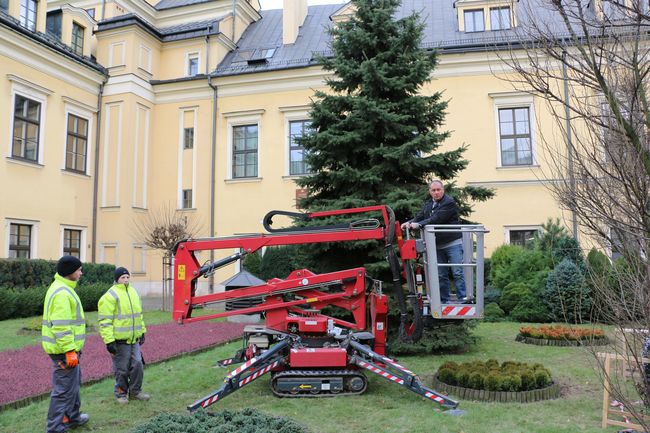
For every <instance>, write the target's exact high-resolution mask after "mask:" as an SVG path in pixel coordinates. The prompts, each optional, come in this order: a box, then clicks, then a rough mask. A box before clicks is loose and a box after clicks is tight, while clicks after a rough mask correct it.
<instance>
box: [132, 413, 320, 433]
mask: <svg viewBox="0 0 650 433" xmlns="http://www.w3.org/2000/svg"><path fill="white" fill-rule="evenodd" d="M308 431H309V430H308V429H307V427H305V426H303V425H301V424H298V423H297V422H296V421H294V420H292V419H289V418H285V417H276V416H271V415H266V414H264V413H263V412H260V411H258V410H256V409H251V408H246V409H243V410H240V411H230V410H224V411H221V412H216V413H212V412H205V411H201V412H196V413H194V414H186V413H182V414H178V413H163V414H160V415H158V416H156V417H155V418H152V419H151V420H149V421H148V422H147V423H145V424H141V425H140V426H137V427H136V428H134V429H133V430H131V433H153V432H155V433H262V432H274V433H307V432H308Z"/></svg>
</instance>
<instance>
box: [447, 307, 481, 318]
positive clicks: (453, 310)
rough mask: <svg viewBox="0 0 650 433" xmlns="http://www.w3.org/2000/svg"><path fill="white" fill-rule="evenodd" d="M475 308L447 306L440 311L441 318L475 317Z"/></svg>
mask: <svg viewBox="0 0 650 433" xmlns="http://www.w3.org/2000/svg"><path fill="white" fill-rule="evenodd" d="M475 315H476V307H474V306H468V305H464V306H462V307H461V306H458V305H447V306H446V307H445V308H443V309H442V316H443V317H462V316H475Z"/></svg>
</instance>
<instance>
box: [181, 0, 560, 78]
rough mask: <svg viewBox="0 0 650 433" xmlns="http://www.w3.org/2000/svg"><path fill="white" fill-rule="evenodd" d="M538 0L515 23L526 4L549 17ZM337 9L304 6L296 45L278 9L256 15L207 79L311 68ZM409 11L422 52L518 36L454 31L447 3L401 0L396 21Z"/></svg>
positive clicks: (527, 0)
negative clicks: (286, 36)
mask: <svg viewBox="0 0 650 433" xmlns="http://www.w3.org/2000/svg"><path fill="white" fill-rule="evenodd" d="M179 1H180V0H179ZM538 1H539V0H523V1H521V2H517V3H515V4H518V5H520V6H518V10H517V19H518V21H519V22H520V23H525V22H531V20H532V18H531V17H530V16H528V14H527V12H528V9H529V8H528V6H529V5H531V4H532V6H531V8H530V9H533V10H534V13H535V19H540V18H542V17H549V16H550V14H551V12H550V11H548V10H546V9H544V8H541V7H536V5H534V3H535V2H538ZM524 5H525V7H523V6H524ZM342 9H343V7H342V6H341V5H340V4H335V5H320V6H309V8H308V11H307V17H306V18H305V21H304V23H303V25H302V26H301V27H300V30H299V33H298V37H297V39H296V42H295V43H293V44H288V45H284V44H283V42H282V9H274V10H262V11H260V14H261V16H262V18H261V19H260V20H258V21H256V22H254V23H252V24H251V25H250V26H249V27H248V28H247V29H246V31H245V32H244V34H243V35H242V37H241V39H240V40H239V41H238V42H237V49H236V50H234V51H232V52H230V53H229V54H228V55H227V56H226V57H225V58H224V60H223V61H222V62H221V63H220V64H219V66H218V67H217V69H216V70H215V71H214V73H213V74H212V75H213V76H228V75H239V74H246V73H253V72H263V71H273V70H280V69H289V68H297V67H306V66H311V65H315V64H316V63H317V62H316V61H315V57H317V55H323V56H326V57H327V56H331V55H332V54H333V52H332V50H331V48H330V39H331V37H330V36H329V34H328V32H327V29H328V28H329V27H330V26H331V25H332V20H331V18H330V17H331V15H333V14H335V13H336V12H339V11H340V10H342ZM413 12H417V13H419V15H420V18H421V20H422V21H423V22H424V23H425V24H426V25H425V28H424V32H423V39H422V44H421V46H422V48H437V49H440V50H441V51H443V52H468V51H475V50H485V49H488V48H492V49H493V48H494V46H495V45H500V44H501V45H507V44H512V43H513V42H516V43H518V42H520V41H521V35H519V34H518V33H517V29H516V28H515V29H509V30H499V31H486V32H476V33H466V32H461V31H459V30H458V18H457V13H458V10H457V9H456V8H455V7H454V2H452V1H451V0H403V2H402V5H401V6H400V7H399V8H398V11H397V13H396V17H397V18H401V17H405V16H409V15H411V14H412V13H413ZM549 21H551V22H553V20H549ZM555 21H556V22H557V21H558V20H555ZM559 24H560V23H559V22H558V27H557V28H556V29H551V31H553V32H556V33H558V34H559V29H560V27H559ZM271 48H274V49H275V50H274V52H273V55H272V56H268V57H267V58H266V59H265V60H266V61H263V60H264V59H258V61H247V59H250V57H251V56H256V55H257V56H259V55H260V54H262V55H263V54H264V53H265V52H264V50H268V49H271Z"/></svg>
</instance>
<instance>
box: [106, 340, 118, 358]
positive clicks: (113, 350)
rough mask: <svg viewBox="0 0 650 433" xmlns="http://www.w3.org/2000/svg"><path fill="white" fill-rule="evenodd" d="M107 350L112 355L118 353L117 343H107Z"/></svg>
mask: <svg viewBox="0 0 650 433" xmlns="http://www.w3.org/2000/svg"><path fill="white" fill-rule="evenodd" d="M106 350H108V353H110V354H111V355H117V343H116V342H114V341H111V342H110V343H108V344H107V345H106Z"/></svg>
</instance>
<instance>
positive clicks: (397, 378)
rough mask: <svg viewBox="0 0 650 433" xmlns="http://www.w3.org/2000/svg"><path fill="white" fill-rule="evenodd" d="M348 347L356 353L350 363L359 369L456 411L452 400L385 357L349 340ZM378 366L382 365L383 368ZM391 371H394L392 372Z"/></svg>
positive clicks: (454, 402) (455, 403) (456, 405)
mask: <svg viewBox="0 0 650 433" xmlns="http://www.w3.org/2000/svg"><path fill="white" fill-rule="evenodd" d="M349 347H350V348H352V349H354V351H355V352H356V353H355V354H353V355H352V357H351V361H350V362H351V363H353V364H356V365H358V366H359V367H361V368H365V369H366V370H369V371H371V372H373V373H375V374H377V375H379V376H381V377H383V378H384V379H386V380H390V381H393V382H395V383H397V384H399V385H402V386H403V387H405V388H406V389H408V390H410V391H413V392H414V393H416V394H419V395H421V396H422V397H426V398H428V399H429V400H433V401H435V402H436V403H438V404H440V405H441V406H442V407H443V408H445V409H456V408H457V407H458V402H457V401H455V400H452V399H451V398H449V397H447V396H446V395H444V394H442V393H439V392H437V391H434V390H432V389H430V388H427V387H426V386H424V385H423V384H422V382H421V381H420V378H419V377H418V376H417V375H416V374H415V373H413V372H412V371H410V370H408V369H407V368H405V367H403V366H401V365H399V364H398V363H397V362H395V361H394V360H392V359H390V358H388V357H387V356H383V355H380V354H378V353H376V352H374V351H373V350H372V349H370V347H368V346H366V345H365V344H361V343H358V342H356V341H353V340H350V342H349ZM378 364H383V365H384V366H382V365H378ZM389 368H390V370H389ZM391 370H394V372H393V371H391Z"/></svg>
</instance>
